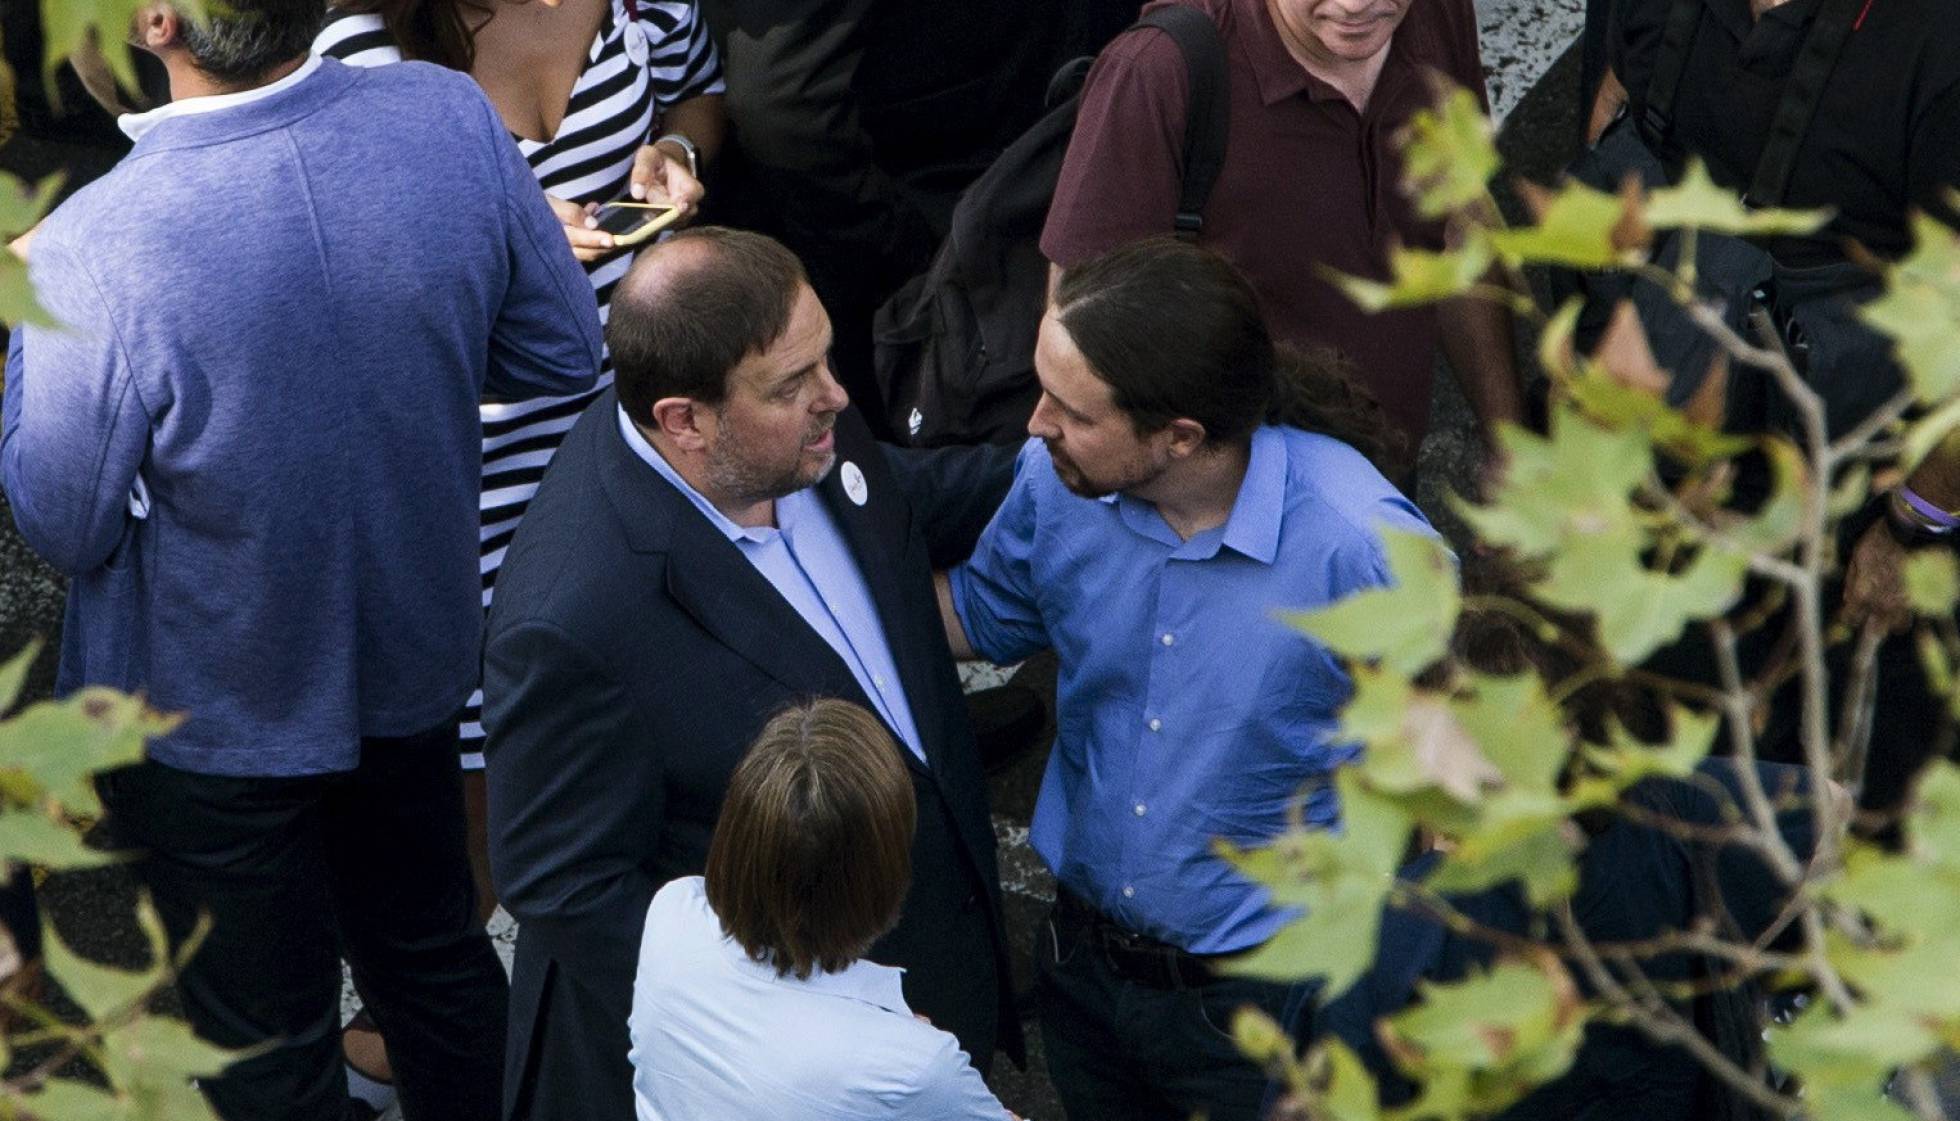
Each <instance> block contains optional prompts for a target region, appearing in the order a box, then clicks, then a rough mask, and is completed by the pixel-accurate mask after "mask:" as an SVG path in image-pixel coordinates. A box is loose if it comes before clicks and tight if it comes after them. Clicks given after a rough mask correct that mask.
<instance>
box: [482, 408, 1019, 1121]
mask: <svg viewBox="0 0 1960 1121" xmlns="http://www.w3.org/2000/svg"><path fill="white" fill-rule="evenodd" d="M616 407H617V398H616V396H615V395H614V394H613V393H610V392H609V393H606V394H605V395H604V396H602V397H601V398H600V399H599V400H597V401H596V402H594V403H593V405H592V406H591V407H590V408H588V409H587V410H586V413H585V415H584V417H583V418H581V419H580V421H579V423H578V425H577V426H576V427H575V428H574V429H573V430H572V432H571V433H570V435H569V436H568V437H567V438H566V440H565V443H564V445H563V446H562V447H561V448H560V449H559V451H558V454H557V457H556V459H555V461H554V462H553V464H552V466H551V469H550V471H549V472H548V473H547V474H546V475H545V478H544V482H543V484H542V485H541V486H540V488H539V490H538V494H537V497H536V499H534V500H533V501H532V503H531V507H530V510H529V511H528V512H527V513H526V515H525V518H524V523H523V526H522V527H521V528H520V529H519V530H518V533H517V536H516V539H515V541H514V542H513V544H512V546H511V550H510V554H509V556H508V557H507V559H506V560H505V562H504V566H503V570H502V571H501V572H500V573H499V574H498V578H497V594H496V602H495V607H494V608H493V610H492V611H491V614H490V626H489V635H488V639H487V643H488V644H487V647H486V651H485V668H484V711H483V715H484V725H485V727H486V728H487V730H488V732H489V742H488V744H487V745H486V749H485V754H486V757H487V759H488V773H489V796H490V859H491V866H492V869H493V872H494V875H495V878H496V882H497V889H498V892H499V894H500V895H501V897H502V900H503V904H504V906H505V907H506V908H507V909H509V911H510V912H511V914H512V915H514V916H516V918H517V920H518V922H519V923H520V927H521V929H520V932H519V935H518V940H517V961H516V967H515V971H514V974H513V977H512V992H511V1022H510V1045H509V1049H508V1065H507V1070H506V1082H505V1103H506V1113H507V1116H510V1117H513V1118H515V1117H523V1118H547V1117H566V1118H571V1117H577V1118H580V1119H581V1121H588V1119H595V1118H596V1119H599V1121H627V1119H629V1118H631V1117H632V1116H633V1109H632V1095H631V1077H632V1074H631V1068H630V1067H629V1065H628V1063H627V1061H626V1053H627V1034H626V1015H627V1009H628V1006H629V1005H630V1003H631V997H632V988H633V972H634V968H635V964H636V961H637V957H638V953H639V942H640V932H641V928H642V926H643V925H644V922H645V918H646V909H647V905H648V903H649V902H650V901H651V900H652V898H653V894H654V892H655V891H656V890H657V889H658V888H659V887H660V886H661V885H662V884H664V883H666V882H667V881H669V880H671V879H674V878H675V877H678V876H685V875H692V874H696V873H699V872H700V871H701V870H702V868H703V866H704V865H705V863H706V861H707V851H708V840H709V837H710V836H711V835H712V833H713V830H714V823H715V818H716V815H717V813H718V812H719V809H720V804H721V798H722V793H723V791H724V789H725V787H726V784H727V780H728V776H729V774H730V773H731V772H732V771H733V769H734V767H735V764H736V762H737V761H738V760H739V759H740V758H741V756H742V753H743V751H744V749H745V748H746V747H747V746H748V744H749V743H750V742H751V740H752V739H753V738H754V736H755V734H756V733H757V732H758V731H759V730H760V729H761V727H762V725H763V723H764V722H765V721H766V720H767V719H768V717H769V716H770V715H771V714H772V713H774V712H775V711H776V710H777V709H779V708H780V707H781V706H782V705H784V704H785V703H787V702H789V701H791V700H794V699H797V698H801V697H809V696H833V697H841V698H844V699H846V700H851V701H855V702H857V703H858V704H861V705H865V706H866V707H867V708H870V707H871V705H870V703H869V701H868V699H867V698H866V697H865V696H864V694H863V692H862V691H861V690H860V688H859V687H858V684H857V681H856V679H855V678H854V677H852V675H851V672H850V670H849V669H848V668H846V666H845V665H844V663H843V661H842V660H841V659H839V658H838V657H837V656H836V654H835V653H834V652H833V651H832V650H831V648H830V647H829V646H828V645H827V644H826V643H825V642H824V641H823V639H822V638H820V637H819V636H818V635H817V634H816V632H814V631H812V630H811V629H810V628H809V627H808V626H807V625H806V624H805V623H804V622H803V620H802V618H801V617H800V616H798V615H797V614H796V611H795V610H794V609H793V608H791V607H790V606H789V604H788V602H787V601H785V600H784V599H783V598H782V596H781V595H780V594H779V593H777V591H776V590H775V588H774V587H772V586H771V585H770V584H769V582H768V581H767V580H766V579H765V578H764V577H763V576H762V575H761V574H759V573H758V572H756V571H755V569H754V568H753V567H752V566H751V565H750V564H749V562H748V561H747V560H746V559H744V558H743V556H742V555H741V553H740V552H739V551H738V550H737V549H736V547H735V546H734V545H733V544H731V543H730V542H729V541H728V540H727V539H726V538H724V537H723V536H722V535H721V534H720V533H719V532H718V531H716V530H715V528H714V527H713V526H711V525H710V524H709V523H708V521H707V519H706V518H704V517H702V516H701V514H700V512H699V511H698V510H696V509H695V508H694V507H693V506H692V505H691V504H689V502H688V500H687V498H686V497H685V496H683V495H682V494H681V493H680V492H679V491H677V490H675V489H674V488H673V487H672V486H671V485H669V484H668V483H667V482H666V481H665V480H664V479H662V478H660V477H659V476H658V475H657V474H655V472H654V471H653V470H652V469H651V468H650V467H648V466H647V464H645V463H644V462H642V461H641V460H640V459H638V458H637V457H636V456H635V455H634V454H633V452H632V450H631V449H630V448H628V447H627V445H626V442H625V440H624V439H623V438H622V437H621V435H620V433H619V426H618V418H617V413H616V411H615V410H616ZM836 431H837V450H838V462H839V464H840V466H841V464H843V463H845V462H854V463H856V464H857V465H858V467H859V468H860V469H861V470H862V471H863V472H864V478H865V481H866V484H867V490H868V494H869V498H868V501H866V502H865V504H864V505H863V506H858V505H856V504H854V503H852V502H851V501H850V500H849V499H847V498H846V497H845V496H844V494H843V489H842V486H841V483H840V482H839V476H840V475H841V471H839V470H833V471H832V472H831V474H830V477H829V478H828V479H826V480H825V481H824V482H823V483H822V484H820V486H819V491H820V493H821V494H822V496H823V498H824V500H825V502H826V504H827V505H828V507H829V508H830V510H831V512H832V515H833V516H834V517H835V518H836V519H837V524H838V527H839V529H840V530H841V531H842V533H843V535H844V537H845V539H846V540H847V541H848V543H849V545H850V548H851V551H852V553H853V554H854V555H855V556H856V558H857V561H858V564H859V565H860V566H861V567H862V569H863V572H864V576H865V582H866V583H867V584H868V585H869V586H870V588H871V592H872V596H873V598H874V599H875V600H876V601H877V604H878V608H879V611H880V613H881V615H882V616H883V621H884V626H885V634H886V638H887V640H888V641H889V642H890V643H891V647H892V654H893V656H894V660H895V661H896V662H897V663H898V667H899V672H900V673H901V674H902V675H903V677H904V683H905V692H906V697H907V698H908V699H909V700H910V702H911V705H912V712H913V717H914V720H915V721H916V723H917V725H918V728H919V733H920V738H921V740H922V742H923V746H924V749H925V753H926V756H927V759H928V762H929V766H928V765H924V764H920V763H919V762H918V761H917V759H915V758H914V757H913V756H912V754H911V753H910V752H906V751H903V750H902V749H901V753H902V754H903V755H904V757H905V761H906V762H907V764H908V765H909V766H910V768H911V773H912V776H913V781H914V785H915V787H916V789H917V792H918V797H919V818H918V821H919V824H918V833H917V836H916V839H915V841H914V846H913V855H912V874H913V883H912V888H911V892H910V894H909V895H908V896H907V897H906V903H905V908H904V916H903V918H902V919H901V920H900V923H899V926H898V929H896V930H895V931H893V932H892V933H891V934H890V935H888V936H887V937H886V938H885V939H884V940H883V941H881V942H880V943H879V944H878V945H877V946H875V947H874V948H873V950H872V952H871V955H870V956H871V958H872V959H873V960H876V961H879V962H882V963H886V964H892V965H900V966H904V967H906V969H907V970H908V972H907V974H906V977H905V990H906V998H907V999H908V1000H909V1001H910V1002H911V1004H912V1006H913V1008H914V1009H916V1010H917V1011H919V1012H921V1013H923V1014H925V1015H926V1016H928V1017H930V1018H931V1019H932V1021H933V1022H934V1023H935V1024H937V1025H938V1026H939V1027H941V1028H943V1029H945V1030H947V1031H951V1032H953V1033H954V1034H955V1035H957V1036H958V1037H959V1039H960V1043H961V1044H962V1045H963V1046H964V1047H965V1048H966V1049H967V1051H968V1053H969V1054H971V1055H973V1056H974V1059H975V1062H976V1063H978V1064H979V1065H980V1068H981V1069H982V1070H985V1069H986V1066H987V1063H988V1061H989V1059H990V1058H991V1056H992V1053H993V1050H994V1047H995V1044H996V1035H997V1034H998V1035H999V1036H1000V1037H1001V1039H1000V1041H1001V1042H1003V1043H1005V1044H1006V1045H1007V1046H1009V1047H1010V1049H1013V1050H1015V1051H1017V1052H1018V1049H1019V1031H1018V1024H1017V1022H1016V1021H1015V1019H1014V1017H1013V1015H1012V1010H1011V1004H1010V996H1009V992H1008V988H1007V985H1006V980H1007V958H1006V948H1005V942H1004V940H1003V938H1002V935H1001V925H1000V889H999V877H998V875H997V873H996V870H995V865H994V835H993V829H992V825H991V823H990V821H989V818H988V813H987V798H986V789H985V785H984V782H983V777H982V774H981V770H980V765H979V761H978V757H977V755H976V752H975V750H974V743H973V735H972V731H971V729H970V728H969V727H968V724H967V716H966V707H965V704H964V702H963V700H962V698H961V693H960V684H959V679H958V676H957V674H956V673H955V672H954V668H953V660H952V655H951V653H950V651H949V650H948V648H947V645H946V639H945V635H944V632H943V631H942V630H941V627H940V622H939V613H938V608H937V603H936V600H935V597H934V593H933V589H932V579H931V571H932V567H933V565H934V563H938V564H940V565H945V564H948V563H951V562H953V561H955V560H957V559H959V557H961V556H963V555H964V553H965V552H966V551H968V550H970V549H971V547H972V544H973V541H974V540H975V539H976V538H977V537H978V535H979V532H980V530H981V529H982V528H984V526H985V523H986V521H987V519H988V517H990V516H991V514H992V511H993V508H994V507H995V506H996V505H998V503H999V500H1000V498H1001V497H1002V496H1003V495H1004V494H1005V493H1006V488H1007V485H1008V483H1009V481H1010V479H1011V474H1012V470H1013V466H1012V461H1011V454H1010V455H1008V456H1003V455H1002V454H1000V451H999V450H996V449H947V450H946V451H943V452H937V453H926V454H923V455H921V454H919V453H913V452H901V451H897V450H895V449H889V448H886V447H884V446H882V445H879V444H877V443H875V442H873V441H872V439H871V438H870V435H869V433H868V432H867V430H866V429H865V427H864V423H863V421H862V419H860V418H859V417H858V416H857V414H856V413H855V412H853V411H846V412H845V413H844V414H843V415H842V416H841V417H840V418H839V420H838V423H837V429H836ZM1006 450H1007V451H1008V452H1010V453H1011V451H1012V449H1006ZM873 711H876V710H875V709H873Z"/></svg>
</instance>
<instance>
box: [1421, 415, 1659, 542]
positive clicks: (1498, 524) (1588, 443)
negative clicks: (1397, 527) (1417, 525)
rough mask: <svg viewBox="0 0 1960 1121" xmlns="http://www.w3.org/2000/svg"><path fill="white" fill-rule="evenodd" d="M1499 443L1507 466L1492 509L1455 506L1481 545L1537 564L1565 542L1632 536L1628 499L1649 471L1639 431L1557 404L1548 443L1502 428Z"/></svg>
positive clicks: (1648, 453)
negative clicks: (1536, 560)
mask: <svg viewBox="0 0 1960 1121" xmlns="http://www.w3.org/2000/svg"><path fill="white" fill-rule="evenodd" d="M1498 440H1499V442H1500V443H1501V444H1502V445H1503V449H1504V454H1505V457H1506V467H1505V469H1504V475H1503V479H1502V481H1501V482H1500V483H1499V484H1498V487H1497V489H1496V492H1495V494H1494V495H1493V497H1492V500H1491V502H1490V504H1489V505H1486V506H1472V505H1469V504H1461V503H1460V504H1459V505H1458V509H1459V512H1460V513H1462V515H1463V517H1464V518H1465V519H1466V520H1467V521H1469V523H1470V525H1471V527H1472V528H1474V529H1475V530H1476V531H1477V534H1478V536H1479V537H1480V538H1481V539H1482V540H1484V541H1486V542H1488V543H1490V544H1493V545H1501V546H1504V547H1506V548H1511V549H1516V550H1518V551H1519V552H1520V553H1523V554H1525V555H1527V556H1529V557H1534V558H1535V557H1540V556H1543V555H1544V554H1546V553H1548V552H1551V551H1552V550H1553V549H1556V548H1557V547H1558V546H1559V545H1560V544H1562V543H1563V542H1564V541H1566V540H1567V539H1568V538H1572V537H1580V536H1589V535H1593V534H1603V533H1626V532H1637V531H1638V528H1639V522H1638V521H1637V520H1636V519H1635V517H1634V514H1633V510H1632V508H1631V506H1630V505H1629V504H1628V496H1629V495H1630V494H1631V493H1632V492H1633V490H1634V488H1635V487H1637V486H1639V485H1640V484H1641V483H1642V482H1643V481H1644V480H1645V479H1646V478H1647V475H1648V472H1649V471H1650V470H1651V469H1652V467H1653V450H1652V446H1651V445H1650V444H1649V443H1648V441H1647V437H1646V435H1645V434H1644V433H1643V432H1641V431H1639V430H1637V429H1611V428H1607V427H1604V426H1602V425H1599V424H1595V423H1593V422H1592V421H1590V420H1588V419H1586V417H1585V416H1584V415H1583V414H1581V413H1580V412H1579V411H1578V410H1577V409H1576V408H1575V407H1574V406H1571V405H1560V406H1558V407H1557V408H1555V409H1554V410H1553V413H1552V420H1551V429H1550V434H1549V435H1548V436H1543V437H1541V436H1537V435H1534V434H1533V433H1531V432H1529V431H1526V430H1525V429H1523V428H1519V427H1516V426H1512V425H1505V426H1502V427H1500V429H1499V433H1498Z"/></svg>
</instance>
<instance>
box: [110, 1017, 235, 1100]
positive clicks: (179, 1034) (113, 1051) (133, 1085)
mask: <svg viewBox="0 0 1960 1121" xmlns="http://www.w3.org/2000/svg"><path fill="white" fill-rule="evenodd" d="M232 1059H233V1052H230V1051H227V1050H225V1049H224V1048H222V1047H218V1046H214V1045H213V1044H210V1043H207V1042H205V1041H204V1040H202V1039H199V1038H198V1037H197V1035H196V1033H194V1032H192V1031H191V1028H190V1025H188V1024H186V1023H184V1022H183V1021H181V1020H170V1019H165V1018H163V1017H161V1016H145V1017H142V1018H141V1019H138V1020H136V1021H135V1022H134V1023H131V1024H129V1025H127V1026H123V1027H118V1028H116V1029H115V1030H113V1031H111V1032H109V1033H108V1035H107V1036H106V1037H105V1038H104V1040H103V1065H104V1066H105V1067H106V1068H107V1072H108V1075H109V1079H110V1081H111V1082H113V1083H114V1084H115V1085H116V1087H117V1088H118V1089H119V1090H120V1091H122V1093H123V1094H125V1095H126V1096H127V1097H128V1099H129V1101H130V1102H131V1104H132V1108H131V1110H130V1112H129V1116H130V1117H131V1118H134V1119H140V1121H185V1119H192V1118H209V1117H211V1116H212V1114H211V1111H210V1106H209V1105H208V1104H206V1102H205V1100H204V1095H203V1094H202V1093H200V1092H199V1091H198V1089H197V1087H196V1085H195V1084H193V1082H192V1081H191V1080H192V1079H194V1078H209V1077H211V1076H212V1075H215V1074H218V1073H220V1072H222V1071H223V1070H224V1069H225V1067H226V1066H228V1065H229V1064H230V1063H231V1061H232Z"/></svg>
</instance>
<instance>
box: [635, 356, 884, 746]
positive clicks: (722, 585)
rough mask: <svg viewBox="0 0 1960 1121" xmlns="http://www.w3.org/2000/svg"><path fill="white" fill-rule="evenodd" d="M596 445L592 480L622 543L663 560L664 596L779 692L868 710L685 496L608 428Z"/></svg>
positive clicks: (791, 612)
mask: <svg viewBox="0 0 1960 1121" xmlns="http://www.w3.org/2000/svg"><path fill="white" fill-rule="evenodd" d="M607 398H608V399H611V398H612V394H611V392H610V391H608V394H607ZM608 412H610V410H608ZM608 419H609V420H610V417H609V418H608ZM603 443H604V447H605V460H606V463H605V467H604V469H603V470H602V471H601V472H600V474H599V477H600V479H601V480H602V485H603V486H604V487H605V489H606V493H607V496H608V497H609V499H610V500H611V502H612V504H613V509H614V512H615V513H616V514H617V515H618V517H619V518H620V521H621V523H622V524H623V526H624V528H625V532H626V538H627V541H628V542H630V543H631V544H632V546H633V549H634V551H635V552H636V553H664V554H666V557H667V563H666V565H665V568H666V576H667V592H668V594H669V595H671V596H672V597H673V599H674V602H675V604H676V605H678V606H679V607H680V608H681V610H683V611H685V612H687V614H688V615H689V616H690V617H691V618H693V620H694V621H695V622H696V623H698V624H699V625H700V626H701V629H703V630H705V631H707V632H708V633H709V634H711V635H713V636H714V637H715V639H716V641H718V642H720V643H721V644H722V645H723V646H726V647H728V648H729V649H730V650H733V651H735V652H736V653H737V654H740V655H741V656H742V657H744V658H746V659H748V660H749V661H750V662H752V663H753V664H754V665H755V666H756V668H758V669H760V670H761V671H762V672H764V673H766V674H768V675H769V676H770V677H773V678H775V679H776V680H777V681H779V682H781V683H782V684H783V685H784V687H786V688H788V689H791V690H794V691H796V692H798V693H822V694H825V695H828V696H834V697H841V698H843V699H845V700H849V701H853V702H855V703H857V704H861V705H865V706H866V707H869V706H870V698H868V697H866V696H865V695H864V691H863V689H862V688H860V687H859V686H858V683H857V678H856V677H854V676H852V674H851V671H850V667H848V666H846V665H845V664H844V660H843V659H842V658H839V657H838V656H837V652H836V651H835V650H832V649H831V648H830V644H829V643H827V642H825V641H824V640H823V638H822V637H821V636H819V635H818V634H817V632H816V631H814V630H812V629H810V625H809V624H808V623H805V622H804V621H803V617H802V616H801V615H798V614H797V613H796V609H795V608H794V607H791V606H790V604H789V601H788V600H786V599H784V598H783V596H782V593H781V592H778V591H777V590H776V587H775V585H773V584H771V583H770V582H769V581H768V579H767V578H766V577H764V576H763V575H762V574H761V573H760V572H757V571H756V569H755V566H754V565H752V564H750V563H749V560H748V558H747V557H744V556H743V555H742V551H741V550H740V549H739V548H737V547H736V546H735V544H734V542H732V541H730V540H728V539H727V538H726V537H723V536H722V535H721V533H720V532H718V531H717V530H716V529H715V527H714V526H713V525H711V524H709V522H708V519H706V518H704V517H702V516H701V512H700V511H699V510H696V509H695V508H694V506H693V504H692V503H691V502H689V501H688V499H687V496H686V495H684V494H682V493H681V492H680V491H678V490H675V489H674V487H673V486H672V485H671V484H669V483H668V482H667V481H666V480H665V479H662V478H660V477H659V475H658V474H657V473H655V471H654V470H653V468H651V467H649V466H647V465H646V464H645V463H643V462H641V461H640V458H639V457H638V456H636V455H634V454H633V451H632V449H631V448H628V447H627V446H626V441H625V439H624V438H623V437H621V436H620V434H619V429H618V426H617V424H616V423H609V424H608V425H607V429H606V433H605V438H604V440H603Z"/></svg>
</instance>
